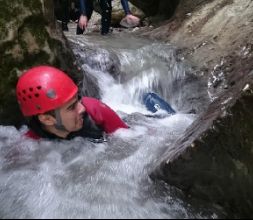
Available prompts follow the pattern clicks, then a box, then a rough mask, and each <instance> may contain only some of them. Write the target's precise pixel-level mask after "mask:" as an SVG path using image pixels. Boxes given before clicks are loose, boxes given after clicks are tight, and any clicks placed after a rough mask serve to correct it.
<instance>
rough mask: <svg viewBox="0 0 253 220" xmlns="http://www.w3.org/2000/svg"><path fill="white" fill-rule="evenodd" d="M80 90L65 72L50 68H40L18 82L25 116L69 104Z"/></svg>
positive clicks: (18, 92) (18, 97)
mask: <svg viewBox="0 0 253 220" xmlns="http://www.w3.org/2000/svg"><path fill="white" fill-rule="evenodd" d="M77 91H78V88H77V86H76V85H75V83H74V82H73V81H72V79H70V78H69V77H68V76H67V75H66V74H65V73H64V72H62V71H61V70H59V69H56V68H54V67H50V66H38V67H34V68H32V69H30V70H28V71H27V72H25V73H24V74H23V75H22V76H21V77H20V78H19V80H18V84H17V87H16V95H17V99H18V103H19V105H20V108H21V111H22V113H23V115H24V116H33V115H38V114H43V113H45V112H47V111H50V110H54V109H57V108H59V107H60V106H62V105H63V104H65V103H66V102H68V101H69V100H70V99H71V98H73V97H74V95H76V94H77Z"/></svg>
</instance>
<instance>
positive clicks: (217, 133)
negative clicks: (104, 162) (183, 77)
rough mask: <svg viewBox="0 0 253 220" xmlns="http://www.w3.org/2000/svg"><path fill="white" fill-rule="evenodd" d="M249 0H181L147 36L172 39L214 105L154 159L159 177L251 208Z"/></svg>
mask: <svg viewBox="0 0 253 220" xmlns="http://www.w3.org/2000/svg"><path fill="white" fill-rule="evenodd" d="M252 11H253V2H252V1H250V0H245V1H238V0H234V1H229V0H223V1H215V0H213V1H192V0H185V1H180V3H179V5H178V7H177V9H176V12H175V14H174V16H173V17H172V18H171V19H170V20H168V21H167V22H166V24H165V25H163V26H161V27H159V28H155V29H153V30H152V31H149V32H145V33H144V34H143V35H144V36H149V37H151V38H154V39H159V40H163V41H166V42H170V43H172V44H173V45H176V46H177V47H178V55H179V57H181V58H182V59H184V60H186V61H187V62H188V63H191V65H192V66H193V67H194V68H195V69H197V70H199V76H201V75H202V77H207V82H206V84H207V85H208V92H209V96H210V101H211V104H210V105H209V106H208V108H207V110H206V109H203V112H202V114H201V115H200V117H199V118H198V120H196V121H195V122H194V123H193V124H192V126H190V128H189V129H187V131H186V132H185V134H184V136H182V137H181V138H180V139H179V140H177V141H176V143H175V144H174V145H173V146H172V147H171V148H170V150H168V151H167V153H166V154H165V155H163V157H162V158H161V159H160V160H159V162H158V163H157V166H156V168H155V169H154V172H153V173H152V174H151V176H152V177H153V178H161V179H163V180H165V181H166V182H168V183H169V184H171V185H174V186H176V187H177V188H179V189H181V190H183V191H184V192H185V193H186V194H187V195H189V196H193V197H195V198H200V199H203V200H207V201H209V202H212V203H214V204H218V205H220V206H221V207H223V208H225V210H226V211H227V213H228V216H231V217H252V209H253V197H252V195H253V192H252V189H253V172H252V170H253V163H252V161H253V153H252V152H253V151H252V149H253V136H252V129H253V121H252V116H253V115H252V103H253V102H252V101H253V95H252V89H253V78H252V70H253V45H252V39H253V23H252V21H253V13H252Z"/></svg>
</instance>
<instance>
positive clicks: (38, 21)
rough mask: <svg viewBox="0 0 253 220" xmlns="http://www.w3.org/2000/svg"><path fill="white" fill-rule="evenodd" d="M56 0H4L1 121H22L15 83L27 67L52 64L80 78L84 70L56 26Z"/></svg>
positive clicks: (0, 24)
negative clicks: (78, 64)
mask: <svg viewBox="0 0 253 220" xmlns="http://www.w3.org/2000/svg"><path fill="white" fill-rule="evenodd" d="M52 1H53V0H49V1H32V0H28V1H15V2H8V1H2V2H1V11H2V14H1V18H0V30H1V31H0V53H1V59H0V75H1V81H0V97H1V98H0V123H1V124H3V125H7V124H12V125H13V124H14V125H17V126H18V125H20V123H22V118H23V117H22V115H21V113H20V110H19V107H18V105H17V102H16V97H15V86H16V82H17V79H18V76H20V75H21V74H22V73H23V71H24V70H26V69H29V68H31V67H32V66H35V65H52V66H56V67H59V68H61V69H62V70H63V71H65V72H67V73H68V74H69V75H70V76H71V77H73V79H74V80H75V81H76V82H77V81H80V79H82V77H83V74H81V72H80V71H78V67H77V66H76V65H73V64H74V61H75V57H74V55H73V52H72V51H71V50H70V47H69V45H68V43H67V41H66V39H65V37H64V36H63V34H62V31H61V29H60V28H59V27H58V26H56V24H55V19H54V16H53V11H52V10H53V9H52V6H53V2H52Z"/></svg>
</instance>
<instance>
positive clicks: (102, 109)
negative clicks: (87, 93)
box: [82, 97, 128, 133]
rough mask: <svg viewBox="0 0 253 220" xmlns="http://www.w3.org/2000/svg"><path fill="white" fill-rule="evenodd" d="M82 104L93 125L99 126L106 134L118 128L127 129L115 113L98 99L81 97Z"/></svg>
mask: <svg viewBox="0 0 253 220" xmlns="http://www.w3.org/2000/svg"><path fill="white" fill-rule="evenodd" d="M82 104H83V105H84V107H85V108H86V112H87V113H88V114H89V115H90V116H91V118H92V119H93V120H94V121H95V123H96V124H98V125H100V126H101V127H102V128H103V129H104V131H105V132H106V133H113V132H114V131H116V130H117V129H119V128H128V126H127V125H126V124H125V122H123V121H122V120H121V118H120V117H119V116H118V115H117V113H116V112H114V111H113V110H112V109H111V108H110V107H109V106H107V105H106V104H104V103H102V102H101V101H99V100H98V99H95V98H91V97H83V98H82Z"/></svg>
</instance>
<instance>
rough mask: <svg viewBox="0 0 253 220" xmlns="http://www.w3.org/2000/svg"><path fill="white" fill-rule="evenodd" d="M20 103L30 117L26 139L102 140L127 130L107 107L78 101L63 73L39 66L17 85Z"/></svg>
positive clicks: (90, 100) (92, 100)
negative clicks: (78, 138) (117, 131)
mask: <svg viewBox="0 0 253 220" xmlns="http://www.w3.org/2000/svg"><path fill="white" fill-rule="evenodd" d="M16 95H17V100H18V103H19V105H20V108H21V111H22V113H23V115H24V116H25V117H26V118H27V122H28V123H27V124H28V127H29V129H30V130H29V131H28V132H27V133H26V136H27V137H30V138H33V139H40V138H49V139H72V138H74V137H76V136H81V137H86V138H90V139H91V140H94V142H96V141H98V142H100V141H103V140H104V135H105V134H111V133H113V132H115V131H116V130H118V129H120V128H128V126H127V125H126V124H125V122H123V121H122V120H121V118H120V117H119V116H118V115H117V114H116V113H115V112H114V111H113V110H112V109H111V108H110V107H109V106H107V105H106V104H104V103H102V102H101V101H99V100H97V99H95V98H91V97H82V98H81V99H79V98H78V87H77V86H76V85H75V83H74V82H73V81H72V79H71V78H69V77H68V76H67V74H65V73H64V72H63V71H61V70H59V69H57V68H54V67H51V66H37V67H33V68H31V69H29V70H28V71H26V72H25V73H23V74H22V75H21V77H20V78H19V80H18V83H17V86H16Z"/></svg>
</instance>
